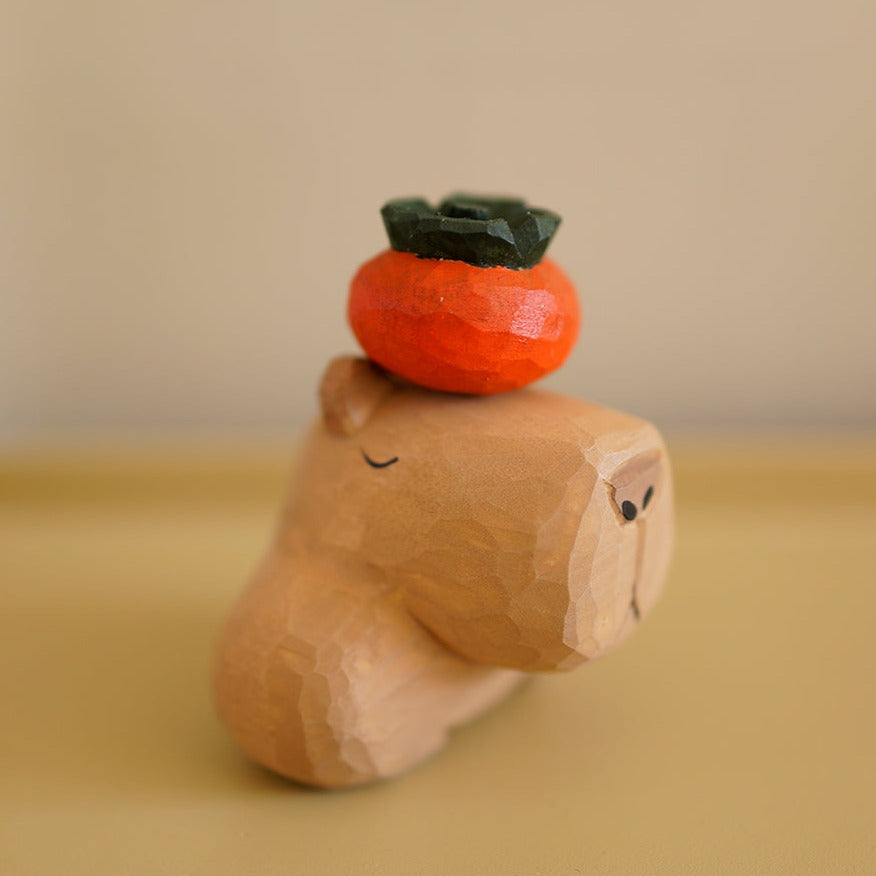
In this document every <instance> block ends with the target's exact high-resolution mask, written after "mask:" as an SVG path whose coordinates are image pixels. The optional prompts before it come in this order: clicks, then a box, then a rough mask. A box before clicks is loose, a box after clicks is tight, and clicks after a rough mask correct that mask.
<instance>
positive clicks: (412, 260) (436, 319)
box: [348, 249, 580, 395]
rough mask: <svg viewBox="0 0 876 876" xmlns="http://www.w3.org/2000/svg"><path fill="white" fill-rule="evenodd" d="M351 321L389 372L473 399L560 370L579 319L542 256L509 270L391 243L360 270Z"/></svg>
mask: <svg viewBox="0 0 876 876" xmlns="http://www.w3.org/2000/svg"><path fill="white" fill-rule="evenodd" d="M348 318H349V321H350V326H351V327H352V329H353V332H354V334H355V335H356V338H357V339H358V341H359V343H360V344H361V345H362V348H363V349H364V350H365V352H366V353H367V354H368V356H369V357H370V358H371V359H372V360H374V361H375V362H376V363H377V364H379V365H381V366H382V367H384V368H385V369H387V370H388V371H390V372H392V373H394V374H397V375H399V376H400V377H403V378H405V379H406V380H409V381H411V382H413V383H417V384H419V385H421V386H425V387H429V388H430V389H437V390H444V391H446V392H457V393H469V394H473V395H490V394H493V393H499V392H507V391H509V390H514V389H519V388H521V387H523V386H526V385H527V384H529V383H532V382H533V381H534V380H537V379H538V378H540V377H543V376H544V375H545V374H548V373H549V372H551V371H553V370H554V369H556V368H558V367H559V366H560V365H561V364H562V363H563V361H564V360H565V359H566V357H567V355H568V354H569V351H570V350H571V349H572V346H573V345H574V343H575V340H576V338H577V336H578V330H579V325H580V313H579V308H578V300H577V297H576V294H575V289H574V286H573V285H572V282H571V281H570V280H569V278H568V277H567V276H566V274H565V273H564V272H563V271H562V270H561V269H560V267H559V266H558V265H557V264H556V263H555V262H553V261H552V260H551V259H549V258H542V259H541V261H539V262H538V263H537V264H535V265H533V266H532V267H528V268H523V269H520V270H516V269H513V268H509V267H504V266H498V267H479V266H476V265H473V264H469V263H468V262H465V261H459V260H456V259H443V258H421V257H419V256H418V255H416V254H414V253H411V252H399V251H397V250H395V249H390V250H387V251H385V252H383V253H381V254H380V255H378V256H376V257H375V258H373V259H371V260H370V261H369V262H366V263H365V264H364V265H362V267H361V268H360V269H359V271H358V272H357V274H356V276H355V277H354V278H353V282H352V284H351V287H350V297H349V306H348Z"/></svg>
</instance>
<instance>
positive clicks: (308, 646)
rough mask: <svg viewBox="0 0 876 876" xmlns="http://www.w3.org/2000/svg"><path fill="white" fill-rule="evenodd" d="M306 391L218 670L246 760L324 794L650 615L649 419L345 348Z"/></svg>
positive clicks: (660, 503)
mask: <svg viewBox="0 0 876 876" xmlns="http://www.w3.org/2000/svg"><path fill="white" fill-rule="evenodd" d="M321 399H322V403H323V418H322V419H321V420H320V422H318V423H317V424H316V425H315V426H314V428H313V430H312V432H311V434H310V437H309V439H308V441H307V444H306V447H305V449H304V452H303V454H302V458H301V461H300V465H299V469H298V473H297V475H296V478H295V480H294V483H293V485H292V488H291V493H290V497H289V500H288V504H287V507H286V508H285V510H284V513H283V515H282V519H281V521H280V525H279V527H278V530H277V534H276V538H275V541H274V543H273V545H272V547H271V550H270V552H269V555H268V557H267V558H266V560H265V561H264V563H263V564H262V566H261V568H260V569H259V571H258V572H257V574H256V575H255V577H254V578H253V580H252V581H251V583H250V584H249V586H248V588H247V589H246V591H245V592H244V594H243V596H242V597H241V599H240V601H239V602H238V604H237V605H236V607H235V608H234V611H233V612H232V615H231V617H230V619H229V621H228V623H227V626H226V628H225V631H224V634H223V636H222V640H221V643H220V647H219V650H218V655H217V660H216V668H215V685H216V697H217V703H218V706H219V710H220V714H221V715H222V717H223V719H224V721H225V723H226V725H227V726H228V727H229V729H230V731H231V732H232V734H233V735H234V737H235V738H236V739H237V741H238V742H239V744H240V745H241V746H242V747H243V749H244V750H245V751H246V752H247V753H248V754H249V755H250V757H252V758H253V759H255V760H257V761H258V762H260V763H263V764H264V765H266V766H268V767H270V768H271V769H273V770H276V771H277V772H279V773H281V774H283V775H286V776H289V777H291V778H294V779H297V780H299V781H303V782H308V783H312V784H317V785H324V786H331V787H335V786H344V785H351V784H358V783H362V782H367V781H370V780H373V779H376V778H380V777H385V776H390V775H394V774H396V773H398V772H401V771H403V770H404V769H407V768H408V767H410V766H412V765H413V764H415V763H417V762H419V761H421V760H422V759H424V758H425V757H427V756H428V755H429V754H431V753H433V752H434V751H435V750H436V749H438V748H439V747H440V746H441V745H442V744H443V742H444V740H445V738H446V734H447V731H448V730H449V729H450V728H452V727H454V726H456V725H457V724H459V723H461V722H463V721H466V720H468V719H469V718H471V717H473V716H474V715H475V714H477V713H479V712H481V711H483V710H484V709H486V708H488V707H489V706H491V705H492V704H493V703H495V702H496V701H497V700H498V699H500V698H501V697H503V696H504V695H505V694H506V693H508V692H509V691H510V690H511V689H512V688H513V687H514V686H515V685H516V684H517V683H518V681H519V680H520V678H521V673H523V672H533V671H545V670H557V669H569V668H572V667H574V666H577V665H578V664H580V663H582V662H584V661H586V660H588V659H592V658H594V657H597V656H599V655H601V654H603V653H605V652H607V651H609V650H611V649H612V648H613V647H615V646H616V645H617V644H619V643H620V642H621V641H623V639H625V638H626V637H627V636H628V635H629V634H630V633H631V632H632V630H633V629H635V627H636V625H637V624H638V622H639V620H640V619H641V617H642V616H643V615H644V614H645V613H647V611H648V610H649V609H650V608H651V606H652V605H653V603H654V601H655V599H656V597H657V594H658V592H659V590H660V587H661V584H662V581H663V578H664V575H665V572H666V567H667V563H668V560H669V553H670V549H671V542H672V484H671V478H670V473H669V470H668V460H667V457H666V452H665V449H664V447H663V444H662V441H661V439H660V436H659V434H658V433H657V431H656V430H655V429H654V427H653V426H651V425H650V424H648V423H646V422H644V421H642V420H639V419H637V418H635V417H631V416H628V415H626V414H621V413H619V412H616V411H613V410H609V409H607V408H603V407H599V406H597V405H593V404H589V403H587V402H583V401H579V400H575V399H570V398H565V397H562V396H558V395H554V394H550V393H546V392H538V391H533V390H525V391H520V392H515V393H509V394H505V395H500V396H491V397H488V398H470V397H464V396H455V395H449V394H444V393H435V392H431V391H429V390H424V389H420V388H417V387H413V386H410V385H403V384H399V383H396V382H392V381H390V380H389V379H388V378H387V377H385V376H384V375H383V374H382V373H380V372H378V371H377V370H376V369H374V368H373V367H372V366H371V365H370V364H368V363H367V362H365V361H364V360H359V359H349V358H345V359H339V360H336V361H335V362H333V363H332V364H331V365H330V366H329V368H328V370H327V372H326V375H325V377H324V379H323V383H322V391H321Z"/></svg>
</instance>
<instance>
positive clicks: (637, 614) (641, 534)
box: [630, 519, 645, 623]
mask: <svg viewBox="0 0 876 876" xmlns="http://www.w3.org/2000/svg"><path fill="white" fill-rule="evenodd" d="M633 525H634V526H635V527H636V571H635V574H634V575H633V595H632V596H631V597H630V608H631V609H632V610H633V617H634V618H635V619H636V622H637V623H638V622H639V621H640V620H641V619H642V612H641V610H640V609H639V598H638V595H637V594H638V589H639V580H640V579H641V577H642V557H643V555H644V553H645V521H644V520H641V519H640V520H637V521H636V522H635V523H634V524H633Z"/></svg>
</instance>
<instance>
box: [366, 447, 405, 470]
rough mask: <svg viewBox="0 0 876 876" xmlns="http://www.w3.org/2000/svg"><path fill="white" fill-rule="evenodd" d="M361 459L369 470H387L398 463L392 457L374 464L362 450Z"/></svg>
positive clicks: (395, 458)
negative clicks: (369, 467) (368, 466)
mask: <svg viewBox="0 0 876 876" xmlns="http://www.w3.org/2000/svg"><path fill="white" fill-rule="evenodd" d="M362 458H363V459H364V460H365V462H367V463H368V465H370V466H371V468H387V467H388V466H390V465H392V464H393V463H395V462H398V457H397V456H393V458H392V459H387V460H386V462H375V461H374V460H373V459H372V458H371V457H370V456H369V455H368V454H367V453H366V452H365V451H364V450H363V451H362Z"/></svg>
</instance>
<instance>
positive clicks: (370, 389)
mask: <svg viewBox="0 0 876 876" xmlns="http://www.w3.org/2000/svg"><path fill="white" fill-rule="evenodd" d="M391 392H392V383H391V382H390V380H389V378H387V377H386V375H385V374H384V373H383V372H382V371H380V370H379V369H378V367H377V366H376V365H374V364H373V363H372V362H370V361H369V360H368V359H361V358H359V357H356V356H341V357H339V358H337V359H332V361H331V362H329V364H328V367H327V368H326V369H325V374H323V376H322V381H321V383H320V385H319V400H320V404H321V405H322V416H323V419H324V420H325V425H326V428H327V429H328V430H329V432H334V433H335V434H336V435H352V434H353V433H354V432H357V431H358V430H359V429H361V428H362V427H363V426H364V425H365V424H366V423H367V422H368V420H369V419H371V415H372V414H373V413H374V411H375V410H376V409H377V407H378V405H380V403H381V402H382V401H383V400H384V399H385V398H386V396H388V395H389V394H390V393H391Z"/></svg>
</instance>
